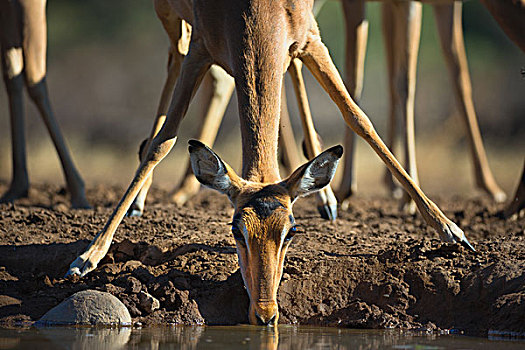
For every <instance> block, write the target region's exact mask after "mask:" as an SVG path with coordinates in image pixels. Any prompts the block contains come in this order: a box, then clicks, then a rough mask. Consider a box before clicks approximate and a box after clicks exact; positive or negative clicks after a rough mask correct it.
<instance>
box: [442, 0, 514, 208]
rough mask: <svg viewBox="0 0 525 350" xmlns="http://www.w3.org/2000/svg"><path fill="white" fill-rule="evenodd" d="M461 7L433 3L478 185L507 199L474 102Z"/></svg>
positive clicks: (499, 197) (499, 200)
mask: <svg viewBox="0 0 525 350" xmlns="http://www.w3.org/2000/svg"><path fill="white" fill-rule="evenodd" d="M461 9H462V3H461V2H454V3H451V4H443V5H434V15H435V16H436V23H437V27H438V32H439V38H440V40H441V48H442V51H443V55H444V56H445V61H446V62H447V66H448V70H449V73H450V76H451V79H452V83H453V85H454V94H455V95H456V101H457V104H458V107H459V111H460V114H461V116H462V119H463V121H464V123H465V127H466V129H467V135H468V140H469V146H470V153H471V156H472V162H473V164H474V178H475V179H476V185H477V186H478V187H479V188H480V189H482V190H484V191H485V192H487V193H488V194H489V195H490V196H491V197H492V198H493V199H494V200H495V201H496V202H504V201H505V199H506V197H507V196H506V195H505V193H504V192H503V191H502V190H501V188H500V187H499V186H498V184H497V183H496V180H495V179H494V176H493V175H492V171H491V170H490V167H489V163H488V160H487V155H486V153H485V148H484V147H483V141H482V139H481V132H480V130H479V125H478V120H477V117H476V111H475V109H474V102H473V101H472V85H471V83H470V74H469V71H468V63H467V55H466V53H465V44H464V42H463V29H462V24H461V13H462V11H461Z"/></svg>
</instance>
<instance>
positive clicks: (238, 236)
mask: <svg viewBox="0 0 525 350" xmlns="http://www.w3.org/2000/svg"><path fill="white" fill-rule="evenodd" d="M232 234H233V238H235V240H236V241H237V242H239V243H241V244H243V245H246V242H244V235H243V234H242V232H241V230H239V229H238V228H237V227H235V226H233V227H232Z"/></svg>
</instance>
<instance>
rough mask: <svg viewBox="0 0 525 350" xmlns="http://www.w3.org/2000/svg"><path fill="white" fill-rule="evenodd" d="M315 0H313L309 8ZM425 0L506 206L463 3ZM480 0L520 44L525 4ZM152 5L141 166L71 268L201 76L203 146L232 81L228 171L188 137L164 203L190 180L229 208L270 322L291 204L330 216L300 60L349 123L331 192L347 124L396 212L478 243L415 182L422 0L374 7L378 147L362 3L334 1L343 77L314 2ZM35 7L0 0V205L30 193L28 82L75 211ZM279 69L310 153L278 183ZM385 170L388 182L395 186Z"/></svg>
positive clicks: (491, 190) (254, 293)
mask: <svg viewBox="0 0 525 350" xmlns="http://www.w3.org/2000/svg"><path fill="white" fill-rule="evenodd" d="M322 2H323V1H318V2H317V3H316V4H315V5H316V6H315V7H316V8H318V7H319V5H321V4H322ZM427 2H429V3H433V7H434V13H435V16H436V19H437V26H438V32H439V35H440V40H441V45H442V49H443V52H444V55H445V57H446V61H447V64H448V67H449V70H450V73H451V77H452V82H453V85H454V92H455V95H456V98H457V102H458V104H459V106H460V111H461V114H462V116H463V119H464V120H465V124H466V126H467V131H468V132H467V133H468V136H469V144H470V148H471V153H472V158H473V163H474V170H475V179H476V184H477V185H478V186H479V187H480V188H482V189H483V190H485V191H486V192H487V193H488V194H490V195H491V196H492V197H493V199H494V200H496V201H500V202H501V201H504V199H505V194H504V193H503V192H502V191H501V189H500V188H499V187H498V185H497V184H496V182H495V180H494V177H493V176H492V173H491V171H490V169H489V167H488V162H487V159H486V155H485V151H484V148H483V144H482V142H481V136H480V132H479V128H478V125H477V121H476V115H475V110H474V105H473V103H472V96H471V87H470V78H469V75H468V69H467V62H466V56H465V49H464V45H463V34H462V29H461V2H452V1H450V2H449V1H433V0H428V1H427ZM482 2H483V3H484V4H485V6H486V7H487V8H488V9H489V10H490V12H491V13H492V14H493V16H494V17H495V18H496V20H497V21H498V22H499V24H500V26H501V27H502V28H503V30H504V31H505V32H506V33H507V35H508V36H509V37H510V38H511V39H513V40H514V41H515V42H516V44H517V45H518V46H520V47H521V49H523V50H525V1H524V0H482ZM154 3H155V10H156V12H157V15H158V17H159V18H160V20H161V22H162V24H163V26H164V29H165V30H166V32H167V34H168V36H169V39H170V43H171V46H170V50H169V64H168V76H167V79H166V82H165V84H164V88H163V91H162V96H161V99H160V103H159V107H158V111H157V115H156V118H155V122H154V125H153V128H152V131H151V133H150V137H149V138H148V139H147V140H146V141H145V142H143V144H142V146H141V150H140V152H139V153H140V165H139V167H138V170H137V171H136V173H135V176H134V178H133V180H132V182H131V184H130V185H129V187H128V189H127V191H126V192H125V194H124V196H123V198H122V199H121V201H120V202H119V203H118V205H117V207H116V208H115V210H114V212H113V214H112V215H111V216H110V218H109V220H108V222H107V224H106V225H105V227H104V228H103V229H102V230H101V231H100V233H99V234H98V235H97V236H96V237H95V238H94V240H93V241H92V242H91V244H89V246H88V247H87V248H86V250H85V251H84V252H83V253H82V254H81V255H80V256H79V257H78V258H77V259H76V260H75V261H73V262H72V263H71V266H70V268H69V271H68V272H67V274H68V275H71V274H76V275H80V276H84V275H86V274H87V273H88V272H90V271H92V270H93V269H95V268H96V267H97V264H98V263H99V262H100V260H101V259H102V258H103V257H104V256H105V254H106V253H107V251H108V249H109V247H110V244H111V242H112V239H113V235H114V233H115V231H116V229H117V227H118V225H119V223H120V222H121V221H122V219H123V217H124V216H125V215H140V214H141V213H142V211H143V210H144V203H145V199H146V195H147V191H148V189H149V187H150V185H151V182H152V173H153V169H154V168H155V166H156V165H157V164H158V163H159V162H160V161H161V160H162V159H163V158H164V157H165V156H166V155H167V154H168V152H169V151H170V150H171V148H172V147H173V145H174V144H175V142H176V139H177V133H178V128H179V125H180V122H181V121H182V119H183V117H184V115H185V113H186V110H187V108H188V105H189V103H190V100H191V98H192V96H193V95H194V93H195V91H196V90H197V88H198V87H199V85H200V84H201V82H202V81H203V79H204V85H206V88H207V89H208V94H207V96H208V97H209V101H208V102H209V103H208V111H207V113H206V114H205V120H204V122H203V123H202V124H201V125H202V127H201V130H200V131H199V136H198V138H199V139H200V140H202V141H204V142H205V143H207V144H209V145H211V144H212V143H213V141H214V139H215V135H216V133H217V130H218V127H219V124H220V122H221V119H222V115H223V113H224V110H225V108H226V105H227V103H228V101H229V99H230V96H231V94H232V92H233V90H234V88H235V90H236V92H237V97H238V105H239V117H240V126H241V134H242V170H241V173H240V175H238V174H237V173H236V172H235V171H234V170H233V169H232V168H231V167H230V166H229V165H228V164H226V163H225V162H224V161H223V160H222V159H221V158H220V157H219V156H218V155H217V154H216V153H215V152H214V151H213V150H211V149H210V148H209V147H208V146H206V145H205V144H204V143H202V142H200V141H190V143H189V153H190V163H191V168H192V170H193V174H194V175H195V177H193V176H191V177H187V178H186V179H185V180H184V181H183V182H182V186H181V187H180V188H179V189H178V190H177V191H176V193H175V195H174V196H173V199H174V200H175V201H176V202H178V203H180V204H182V203H184V202H185V201H186V200H187V199H188V198H190V197H191V196H192V195H193V194H194V193H195V192H196V191H197V190H198V188H199V183H198V182H200V183H202V184H204V185H206V186H208V187H210V188H212V189H215V190H217V191H219V192H221V193H223V194H226V195H227V196H228V198H229V199H230V201H231V203H232V204H233V206H234V209H235V210H234V215H233V220H232V233H233V236H234V238H235V242H236V247H237V254H238V259H239V265H240V269H241V274H242V277H243V280H244V284H245V286H246V289H247V291H248V295H249V298H250V309H249V319H250V322H251V323H253V324H274V323H276V322H277V320H278V316H279V312H278V306H277V288H278V285H279V282H280V279H281V275H282V269H283V261H284V257H285V254H286V251H287V249H288V246H289V245H290V242H291V239H292V237H293V236H294V233H295V230H296V229H295V227H296V226H295V225H296V224H295V220H294V216H293V213H292V206H293V203H294V201H295V200H296V199H297V198H299V197H301V196H306V195H308V194H310V193H313V192H316V193H318V209H319V211H320V213H321V215H322V216H323V217H325V218H328V219H335V218H336V215H337V200H336V196H335V195H334V192H333V191H332V190H331V189H330V186H329V183H330V181H331V180H332V178H333V176H334V173H335V170H336V167H337V164H338V162H339V160H340V158H341V157H342V155H343V148H342V147H341V146H336V147H332V148H330V149H328V150H326V151H324V152H321V145H320V142H319V139H318V136H317V133H316V131H315V129H314V126H313V121H312V118H311V114H310V110H309V106H308V100H307V96H306V90H305V87H304V80H303V77H302V73H301V69H302V65H303V64H304V65H305V66H306V67H307V68H308V69H309V70H310V71H311V73H312V74H313V76H314V77H315V78H316V79H317V80H318V82H319V83H320V84H321V86H322V87H323V88H324V89H325V90H326V92H327V93H328V94H329V96H330V98H331V99H332V100H333V101H334V102H335V104H336V105H337V107H338V108H339V110H340V111H341V114H342V116H343V119H344V121H345V123H346V125H347V126H348V132H347V134H346V137H345V145H346V149H347V151H346V153H345V154H346V156H345V166H344V176H343V181H342V183H341V185H340V188H339V191H338V197H339V199H340V201H346V199H347V198H348V197H349V196H351V195H352V193H353V191H355V182H354V177H353V175H352V174H353V169H352V158H353V151H352V149H353V142H354V141H353V138H354V137H353V133H354V132H355V133H356V134H357V135H359V136H361V137H362V138H363V139H365V140H366V141H367V142H368V144H369V145H370V147H372V149H373V150H374V151H375V152H376V153H377V155H378V156H379V157H380V158H381V159H382V160H383V162H384V163H385V165H386V166H387V168H388V170H389V171H390V173H391V175H393V176H394V177H395V178H396V179H397V181H398V182H399V183H400V184H401V186H402V187H403V188H404V190H405V193H406V194H405V195H404V196H403V198H402V205H403V207H404V209H405V210H408V211H413V210H415V208H416V207H417V209H419V212H420V214H421V216H422V217H423V218H424V220H425V221H426V222H427V223H428V224H429V225H430V226H431V227H433V228H434V229H435V230H436V231H437V232H438V233H439V235H440V236H441V238H442V239H444V240H446V241H450V242H457V243H461V244H464V245H465V246H466V247H468V248H470V249H472V250H474V248H473V247H472V246H471V245H470V243H469V242H468V240H467V238H466V237H465V234H464V233H463V231H462V230H461V229H460V228H459V227H458V226H456V225H455V224H454V223H453V222H452V221H450V220H449V219H448V218H447V217H446V216H445V215H444V214H443V213H442V212H441V210H440V209H439V208H438V207H437V206H436V205H435V204H434V203H433V202H432V201H431V200H430V199H428V198H427V197H426V196H425V194H424V193H423V192H422V191H421V189H420V188H419V187H418V180H417V170H416V161H415V143H414V121H413V118H414V91H415V72H416V58H417V51H418V45H419V35H420V26H421V3H419V2H413V1H403V0H400V1H386V0H385V1H384V3H383V27H384V33H385V44H386V53H387V61H388V74H389V81H390V84H389V87H390V99H391V113H390V115H391V117H390V131H389V134H388V138H387V141H388V142H387V143H388V147H387V145H385V143H384V142H383V141H382V139H381V138H380V137H379V135H378V134H377V133H376V131H375V129H374V127H373V125H372V123H371V122H370V120H369V119H368V117H367V116H366V115H365V114H364V112H363V111H362V110H361V109H360V108H359V106H358V105H357V104H356V101H357V100H358V99H359V97H360V95H361V87H362V79H363V62H364V52H365V48H366V40H367V28H368V25H367V22H366V20H365V18H364V0H342V3H343V9H344V11H343V13H344V16H345V22H346V85H345V84H344V83H343V80H342V79H341V77H340V75H339V73H338V71H337V70H336V68H335V66H334V64H333V62H332V60H331V58H330V55H329V53H328V50H327V48H326V47H325V45H324V44H323V42H322V40H321V37H320V33H319V29H318V25H317V22H316V20H315V16H314V1H313V0H275V1H268V0H155V1H154ZM45 7H46V1H45V0H0V36H1V53H2V68H3V76H4V82H5V85H6V88H7V91H8V97H9V108H10V112H11V114H10V115H11V134H12V145H13V146H12V150H13V177H12V182H11V184H10V186H9V189H8V190H7V192H6V193H5V194H4V195H3V196H2V197H1V199H0V201H1V202H8V201H14V200H16V199H18V198H21V197H24V196H27V193H28V186H29V183H28V175H27V170H26V155H25V140H24V125H23V103H22V93H23V88H24V86H25V87H26V88H27V91H28V92H29V96H30V97H31V99H32V100H33V101H34V103H35V104H36V106H37V107H38V110H39V111H40V113H41V115H42V118H43V119H44V122H45V125H46V127H47V128H48V131H49V133H50V135H51V138H52V139H53V142H54V144H55V147H56V149H57V152H58V154H59V157H60V160H61V163H62V166H63V170H64V174H65V178H66V182H67V188H68V191H69V193H70V195H71V204H72V206H73V207H75V208H87V207H89V204H88V202H87V200H86V197H85V194H84V184H83V181H82V179H81V177H80V175H79V173H78V171H77V170H76V167H75V165H74V164H73V161H72V159H71V156H70V155H69V152H68V149H67V147H66V145H65V142H64V139H63V136H62V134H61V132H60V129H59V127H58V124H57V123H56V121H55V118H54V116H53V112H52V109H51V106H50V103H49V98H48V92H47V87H46V80H45V77H46V59H45V57H46V16H45ZM286 71H288V72H289V73H290V75H291V77H292V79H291V80H292V82H293V85H294V91H295V93H296V97H297V100H298V103H299V106H300V115H301V121H302V126H303V133H304V138H305V142H304V145H305V147H304V149H305V153H306V155H307V156H308V158H309V159H310V161H308V162H307V163H306V164H303V165H301V166H298V167H296V169H295V170H294V171H291V172H290V173H291V175H289V176H288V177H287V178H285V179H281V177H280V174H279V164H278V157H277V152H278V143H279V142H281V145H282V148H284V149H285V154H286V158H287V164H288V165H290V167H294V166H296V165H297V160H296V159H298V158H297V156H296V155H294V152H293V149H294V146H290V138H293V135H290V133H289V132H288V133H286V131H289V128H283V127H280V123H281V124H284V123H289V121H288V120H287V118H286V113H284V111H285V109H286V106H281V104H284V103H285V99H284V95H283V76H284V74H285V73H286ZM207 72H209V73H210V74H209V75H207ZM205 76H206V77H205ZM232 77H233V78H232ZM398 114H400V115H401V117H402V118H401V119H402V121H403V125H404V128H403V129H404V132H403V140H404V142H403V144H404V147H405V155H406V156H405V159H406V164H405V166H406V168H407V169H408V173H407V172H406V171H405V170H404V169H403V167H402V166H401V165H400V164H399V162H398V161H397V159H396V158H395V157H394V155H393V154H392V153H391V152H390V150H389V149H390V148H391V147H392V146H393V145H394V141H395V137H396V135H395V130H396V127H395V126H396V124H397V121H396V119H397V116H398ZM281 115H282V116H283V117H282V118H281V121H280V116H281ZM350 129H351V130H352V131H350ZM280 130H281V131H282V133H281V137H279V131H280ZM292 142H293V140H292ZM292 145H294V144H293V143H292ZM188 174H189V173H188ZM391 175H388V176H386V177H385V179H386V181H387V183H388V184H389V185H390V186H391V188H392V189H394V187H393V182H392V178H391ZM197 181H198V182H197ZM524 206H525V174H524V175H522V178H521V182H520V185H519V187H518V190H517V191H516V195H515V196H514V198H513V199H512V200H511V202H510V203H509V204H508V206H507V208H506V210H505V212H504V214H505V216H506V217H509V216H511V215H513V214H516V213H519V212H520V211H521V210H522V209H523V208H524Z"/></svg>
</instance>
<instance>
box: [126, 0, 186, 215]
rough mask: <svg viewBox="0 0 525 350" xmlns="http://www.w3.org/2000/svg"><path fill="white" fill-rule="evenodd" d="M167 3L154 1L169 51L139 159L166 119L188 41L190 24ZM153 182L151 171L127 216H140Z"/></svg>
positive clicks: (143, 155) (142, 156)
mask: <svg viewBox="0 0 525 350" xmlns="http://www.w3.org/2000/svg"><path fill="white" fill-rule="evenodd" d="M164 5H167V4H166V2H164V1H156V2H155V6H156V7H155V10H156V11H157V15H158V17H159V18H160V20H161V22H162V24H163V26H164V29H165V30H166V32H167V33H168V37H169V38H170V42H171V45H170V51H169V56H168V75H167V77H166V81H165V82H164V87H163V88H162V93H161V96H160V101H159V106H158V108H157V114H156V117H155V121H154V122H153V128H152V129H151V133H150V135H149V137H148V138H147V139H146V140H145V143H144V144H143V146H144V147H141V148H140V149H139V160H140V161H142V159H143V158H144V157H145V156H146V152H147V151H148V148H149V146H150V144H151V141H152V140H153V138H154V137H155V135H157V133H158V132H159V130H160V129H161V128H162V125H163V124H164V122H165V120H166V113H167V111H168V107H169V103H170V98H171V96H172V94H173V87H174V86H175V82H176V81H177V78H178V77H179V74H180V67H181V64H182V61H183V60H184V57H185V55H186V53H187V50H188V45H189V41H190V33H191V29H190V26H189V25H188V24H187V23H186V22H184V21H183V20H182V19H180V18H173V17H172V16H170V9H169V8H168V9H165V8H164V7H163V6H164ZM152 182H153V173H152V174H150V176H148V178H147V179H146V181H145V183H144V185H143V186H142V189H141V190H140V192H139V194H138V195H137V197H136V198H135V200H134V201H133V204H132V205H131V207H130V208H129V210H128V213H127V215H128V216H141V215H142V213H143V212H144V205H145V203H146V197H147V195H148V191H149V188H150V187H151V184H152Z"/></svg>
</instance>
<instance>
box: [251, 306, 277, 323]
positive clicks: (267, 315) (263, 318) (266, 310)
mask: <svg viewBox="0 0 525 350" xmlns="http://www.w3.org/2000/svg"><path fill="white" fill-rule="evenodd" d="M278 319H279V310H278V306H277V302H276V301H274V300H270V301H257V302H254V303H252V304H251V305H250V323H251V324H255V325H259V326H268V325H275V324H277V321H278Z"/></svg>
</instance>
